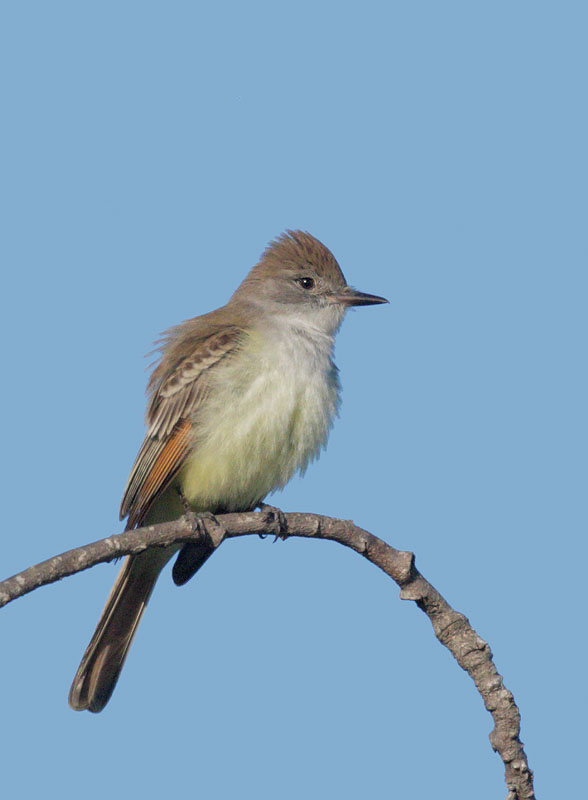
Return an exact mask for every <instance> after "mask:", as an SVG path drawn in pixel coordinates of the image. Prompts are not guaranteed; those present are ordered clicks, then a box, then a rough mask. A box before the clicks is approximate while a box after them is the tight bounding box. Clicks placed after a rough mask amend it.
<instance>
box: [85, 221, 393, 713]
mask: <svg viewBox="0 0 588 800" xmlns="http://www.w3.org/2000/svg"><path fill="white" fill-rule="evenodd" d="M380 302H385V301H384V300H383V299H382V298H379V297H376V296H373V295H365V294H362V293H360V292H355V291H354V290H352V289H350V288H349V287H347V284H346V282H345V278H344V277H343V273H342V272H341V269H340V268H339V265H338V264H337V261H336V260H335V258H334V256H333V255H332V253H331V252H330V251H329V250H328V249H327V248H326V247H325V246H324V245H323V244H322V243H321V242H319V241H318V240H317V239H315V238H314V237H313V236H311V235H310V234H308V233H303V232H301V231H288V232H287V233H285V234H282V236H280V237H279V238H278V239H277V240H276V241H274V242H273V243H271V244H270V245H269V246H268V248H267V249H266V250H265V252H264V254H263V255H262V257H261V259H260V261H259V263H258V264H257V265H256V266H255V267H253V269H252V270H251V271H250V273H249V274H248V275H247V277H246V278H245V280H244V281H243V283H242V284H241V285H240V286H239V288H238V289H237V291H236V292H235V293H234V294H233V296H232V297H231V299H230V300H229V302H228V303H227V305H226V306H223V307H222V308H219V309H217V310H216V311H212V312H210V313H209V314H205V315H203V316H201V317H195V318H194V319H191V320H187V321H186V322H184V323H182V324H181V325H178V326H177V327H175V328H172V329H171V330H170V331H169V332H168V333H167V334H166V335H165V337H164V339H163V342H162V346H161V359H160V362H159V364H158V365H157V367H156V368H155V370H154V371H153V373H152V375H151V379H150V381H149V384H148V394H149V400H148V404H147V413H146V424H147V433H146V436H145V440H144V442H143V444H142V446H141V448H140V450H139V453H138V455H137V459H136V461H135V463H134V465H133V468H132V470H131V474H130V476H129V480H128V483H127V486H126V488H125V491H124V494H123V499H122V503H121V510H120V514H121V519H123V518H124V517H127V518H128V519H127V529H128V528H133V527H136V526H139V525H143V524H154V523H157V522H161V521H164V520H168V519H175V518H177V517H179V516H180V515H181V514H182V513H183V511H184V506H183V502H184V501H185V500H186V499H187V501H188V502H189V503H190V505H191V507H192V508H193V509H194V510H195V511H198V512H204V511H208V512H211V513H220V512H222V511H248V510H251V509H253V508H255V507H256V505H258V504H259V503H260V502H261V501H262V500H263V498H264V497H265V496H266V494H268V492H270V491H271V490H272V489H275V488H279V487H281V486H283V485H284V484H285V483H286V482H287V481H288V480H289V479H290V477H291V476H292V475H293V474H294V472H296V471H297V470H300V471H303V470H304V469H305V467H306V465H307V464H308V462H309V460H310V459H312V458H314V457H316V456H317V454H318V452H319V450H320V448H321V447H322V446H323V445H324V444H325V442H326V438H327V435H328V432H329V428H330V426H331V424H332V420H333V417H334V415H335V413H336V410H337V405H338V380H337V371H336V367H335V366H334V364H333V361H332V358H331V356H332V348H333V342H334V335H335V332H336V330H337V329H338V327H339V325H340V323H341V320H342V318H343V315H344V311H345V308H347V307H348V306H351V305H371V304H375V303H380ZM179 490H181V494H182V495H183V498H180V491H179ZM178 549H179V548H178V547H175V546H174V547H169V548H152V549H150V550H147V551H146V552H145V553H142V554H141V555H139V556H132V557H129V558H127V559H126V560H125V563H124V565H123V567H122V569H121V571H120V573H119V576H118V578H117V579H116V582H115V584H114V586H113V588H112V591H111V593H110V596H109V598H108V601H107V603H106V606H105V608H104V611H103V613H102V616H101V618H100V621H99V623H98V626H97V628H96V631H95V633H94V635H93V637H92V640H91V641H90V644H89V645H88V648H87V649H86V652H85V653H84V656H83V659H82V662H81V664H80V666H79V669H78V671H77V673H76V676H75V678H74V681H73V683H72V686H71V690H70V694H69V702H70V705H71V706H72V708H74V709H76V710H82V709H88V710H89V711H94V712H96V711H101V710H102V709H103V708H104V706H105V705H106V703H107V702H108V700H109V698H110V696H111V694H112V691H113V690H114V687H115V685H116V681H117V679H118V676H119V674H120V671H121V669H122V666H123V664H124V660H125V658H126V655H127V653H128V650H129V647H130V645H131V642H132V640H133V636H134V634H135V631H136V630H137V626H138V624H139V621H140V619H141V616H142V614H143V611H144V609H145V606H146V605H147V602H148V600H149V598H150V596H151V592H152V591H153V587H154V586H155V583H156V581H157V578H158V576H159V574H160V572H161V570H162V568H163V567H164V566H165V564H166V563H167V561H169V559H170V558H172V556H173V555H174V554H176V553H177V551H178ZM211 552H212V550H211V549H210V547H207V546H206V545H202V546H194V545H188V546H186V547H185V548H183V549H182V552H181V554H180V557H179V558H178V561H177V562H176V567H175V568H174V579H175V580H176V582H177V583H183V582H185V580H187V579H189V577H191V575H192V574H194V572H195V571H196V570H197V569H198V568H199V567H200V566H201V565H202V564H203V563H204V561H206V559H207V558H208V556H209V555H210V553H211Z"/></svg>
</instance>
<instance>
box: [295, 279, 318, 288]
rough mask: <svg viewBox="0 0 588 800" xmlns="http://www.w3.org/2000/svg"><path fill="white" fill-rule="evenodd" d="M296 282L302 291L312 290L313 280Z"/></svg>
mask: <svg viewBox="0 0 588 800" xmlns="http://www.w3.org/2000/svg"><path fill="white" fill-rule="evenodd" d="M297 282H298V283H299V284H300V285H301V286H302V288H303V289H314V278H298V281H297Z"/></svg>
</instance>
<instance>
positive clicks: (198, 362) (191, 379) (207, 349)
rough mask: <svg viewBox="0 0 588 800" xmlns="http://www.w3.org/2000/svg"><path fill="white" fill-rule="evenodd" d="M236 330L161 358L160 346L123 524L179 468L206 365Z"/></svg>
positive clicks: (204, 387)
mask: <svg viewBox="0 0 588 800" xmlns="http://www.w3.org/2000/svg"><path fill="white" fill-rule="evenodd" d="M241 335H242V331H241V330H239V329H237V328H234V327H224V328H221V329H220V330H216V331H215V333H214V334H213V335H212V336H208V337H202V338H200V340H198V341H196V342H194V343H193V346H192V347H190V348H188V351H187V352H186V353H184V354H183V355H182V357H180V358H177V357H176V358H175V359H174V360H171V359H168V360H170V361H171V363H170V364H167V363H166V351H165V348H164V353H163V357H162V360H161V363H160V365H159V366H158V367H157V369H156V371H155V373H154V377H155V376H157V377H156V380H155V381H153V379H152V382H151V383H150V389H151V397H150V400H149V404H148V407H147V425H148V428H147V434H146V436H145V440H144V441H143V444H142V445H141V448H140V450H139V453H138V455H137V458H136V460H135V463H134V465H133V468H132V470H131V474H130V476H129V480H128V482H127V486H126V488H125V491H124V494H123V499H122V503H121V509H120V516H121V519H123V518H124V517H126V516H128V518H129V519H128V522H127V528H132V527H135V526H136V525H139V524H140V523H141V521H142V520H143V518H144V517H145V514H146V512H147V510H148V509H149V507H150V506H151V504H152V503H153V501H154V500H155V498H156V497H157V496H158V495H159V494H160V493H161V492H162V491H163V490H164V489H165V488H166V487H167V486H168V485H169V483H170V481H171V480H172V479H173V477H174V476H175V475H176V474H177V472H178V470H179V469H180V468H181V466H182V464H183V462H184V460H185V458H186V456H187V455H188V453H189V451H190V448H191V445H192V441H193V436H192V432H193V427H194V424H195V419H196V416H197V411H198V408H199V407H200V406H201V405H202V403H203V402H204V400H205V398H206V396H207V393H208V385H209V379H210V373H211V371H212V370H213V369H214V368H215V367H216V366H217V365H218V364H219V363H220V362H221V361H222V360H223V359H224V358H226V357H227V356H228V355H230V354H231V353H232V352H234V351H235V349H236V347H237V346H238V344H239V341H240V339H241Z"/></svg>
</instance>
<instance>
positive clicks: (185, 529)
mask: <svg viewBox="0 0 588 800" xmlns="http://www.w3.org/2000/svg"><path fill="white" fill-rule="evenodd" d="M282 525H283V527H281V526H282ZM271 533H274V534H276V535H277V536H281V537H283V538H286V537H287V536H301V537H304V538H309V539H330V540H332V541H334V542H339V544H342V545H345V546H346V547H350V548H351V549H352V550H355V551H356V552H357V553H359V554H360V555H362V556H364V558H367V560H368V561H371V562H372V564H375V565H376V566H377V567H379V568H380V569H381V570H383V571H384V572H385V573H386V575H389V576H390V577H391V578H392V580H394V581H395V582H396V583H397V584H398V586H400V589H401V591H400V597H401V598H402V599H403V600H413V601H414V602H415V603H416V604H417V606H418V607H419V608H420V609H421V611H424V613H425V614H426V615H427V616H428V617H429V619H430V620H431V623H432V625H433V630H434V632H435V636H436V637H437V638H438V639H439V641H440V642H441V644H443V645H445V647H447V648H448V650H449V651H450V652H451V653H452V655H453V656H454V658H455V659H456V660H457V662H458V664H459V665H460V667H462V669H464V670H465V671H466V672H467V673H468V674H469V675H470V677H471V678H472V680H473V681H474V683H475V684H476V688H477V689H478V692H479V693H480V694H481V696H482V699H483V701H484V705H485V706H486V708H487V710H488V711H489V712H490V713H491V714H492V717H493V720H494V729H493V731H492V733H491V734H490V743H491V745H492V747H493V749H494V750H495V751H497V752H498V753H499V755H500V757H501V758H502V760H503V762H504V766H505V780H506V785H507V787H508V796H507V800H534V798H535V794H534V791H533V773H532V772H531V770H530V769H529V765H528V762H527V756H526V754H525V751H524V749H523V746H522V744H521V741H520V739H519V732H520V715H519V710H518V708H517V706H516V704H515V701H514V698H513V696H512V694H511V692H509V691H508V689H507V688H506V687H505V686H504V684H503V681H502V677H501V676H500V675H499V673H498V672H497V670H496V667H495V666H494V662H493V660H492V652H491V650H490V647H489V646H488V644H487V643H486V642H485V641H484V640H483V639H482V638H481V637H480V636H478V634H477V633H476V632H475V631H474V629H473V628H472V627H471V625H470V623H469V621H468V620H467V618H466V617H465V616H464V615H463V614H460V613H458V612H457V611H455V610H454V609H453V608H451V606H450V605H449V603H447V601H446V600H445V599H444V598H443V597H442V596H441V595H440V594H439V592H438V591H437V590H436V589H435V588H434V587H433V586H431V584H430V583H429V582H428V581H426V580H425V578H423V576H422V575H421V574H420V572H419V571H418V570H417V568H416V566H415V562H414V556H413V554H412V553H408V552H404V551H402V550H395V549H394V548H393V547H391V546H390V545H388V544H386V543H385V542H384V541H382V540H381V539H378V537H377V536H373V535H372V534H371V533H368V532H367V531H364V530H363V529H362V528H359V527H357V526H356V525H354V524H353V522H351V521H346V520H340V519H333V518H331V517H323V516H319V515H318V514H299V513H295V514H285V515H283V518H281V517H280V519H279V521H278V520H277V519H275V515H273V514H272V513H269V514H268V513H265V512H262V513H253V512H251V513H244V514H222V515H219V516H218V517H217V518H216V521H215V520H214V519H208V518H205V517H204V518H200V517H198V516H197V515H195V514H187V515H185V516H184V517H181V518H180V519H178V520H176V521H174V522H164V523H161V524H159V525H152V526H149V527H146V528H137V529H136V530H132V531H125V532H124V533H121V534H117V535H115V536H110V537H108V538H107V539H101V540H100V541H98V542H93V543H92V544H88V545H85V546H84V547H77V548H75V549H74V550H69V551H67V552H66V553H63V554H62V555H59V556H55V557H53V558H50V559H48V560H47V561H43V562H41V563H40V564H37V565H35V566H33V567H29V568H28V569H26V570H24V572H21V573H19V574H18V575H14V576H13V577H12V578H8V579H7V580H5V581H2V582H1V583H0V607H2V606H4V605H6V604H7V603H9V602H11V601H12V600H16V599H17V598H18V597H22V596H23V595H25V594H28V593H29V592H32V591H33V590H34V589H37V588H39V587H40V586H44V585H46V584H48V583H53V582H54V581H58V580H61V579H62V578H65V577H67V576H68V575H73V574H75V573H76V572H81V571H82V570H85V569H89V568H90V567H93V566H95V565H96V564H101V563H104V562H106V561H112V560H113V559H115V558H119V557H120V556H124V555H136V554H137V553H140V552H142V551H143V550H145V549H146V548H147V547H153V546H165V545H169V544H173V543H181V542H190V541H192V542H197V541H202V540H203V539H204V538H208V539H209V541H211V542H212V544H213V545H214V546H215V547H218V546H219V545H220V544H221V542H222V541H223V540H224V539H225V538H227V539H229V538H232V537H235V536H248V535H251V534H260V535H263V534H271Z"/></svg>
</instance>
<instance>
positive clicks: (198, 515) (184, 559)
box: [172, 487, 226, 586]
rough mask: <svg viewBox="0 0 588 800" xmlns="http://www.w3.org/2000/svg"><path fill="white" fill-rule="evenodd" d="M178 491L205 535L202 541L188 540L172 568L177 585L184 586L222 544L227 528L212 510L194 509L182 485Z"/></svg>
mask: <svg viewBox="0 0 588 800" xmlns="http://www.w3.org/2000/svg"><path fill="white" fill-rule="evenodd" d="M177 491H178V494H179V496H180V499H181V501H182V505H183V507H184V511H185V513H186V516H188V517H190V519H192V520H193V521H194V526H195V528H196V530H197V531H198V533H200V534H202V535H203V536H204V538H203V539H202V541H200V542H187V543H186V544H185V545H184V546H183V547H182V549H181V550H180V552H179V553H178V557H177V558H176V561H175V564H174V566H173V569H172V578H173V580H174V583H175V584H176V586H183V584H184V583H187V582H188V581H189V580H190V578H192V577H193V576H194V575H195V574H196V572H198V570H199V569H200V567H201V566H202V565H203V564H204V562H205V561H207V560H208V559H209V558H210V556H211V555H212V554H213V553H214V551H215V550H216V548H217V547H218V546H219V545H220V544H221V542H222V541H223V539H224V538H225V534H226V530H225V529H224V528H223V526H222V525H221V523H220V522H219V521H218V519H217V518H216V517H215V516H214V514H213V513H211V512H210V511H198V512H196V511H192V509H191V507H190V503H189V502H188V500H187V498H186V496H185V494H184V492H183V491H182V489H181V487H178V490H177ZM205 520H206V521H208V522H212V523H213V524H214V528H215V530H214V532H213V533H211V532H210V530H209V529H208V528H207V526H206V524H205Z"/></svg>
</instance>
